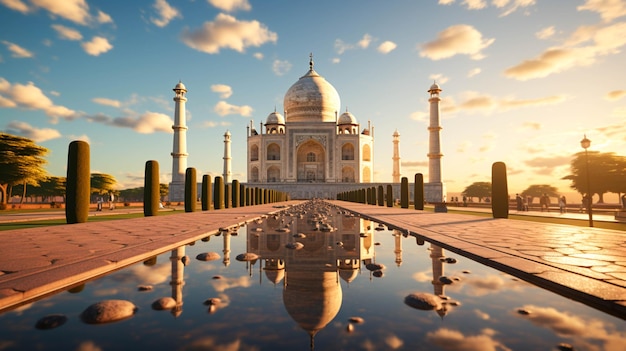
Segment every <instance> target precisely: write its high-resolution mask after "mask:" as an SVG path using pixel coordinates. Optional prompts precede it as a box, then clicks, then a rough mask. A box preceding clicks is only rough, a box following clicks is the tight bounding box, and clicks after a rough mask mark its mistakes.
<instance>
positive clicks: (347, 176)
mask: <svg viewBox="0 0 626 351" xmlns="http://www.w3.org/2000/svg"><path fill="white" fill-rule="evenodd" d="M341 181H342V182H344V183H354V168H352V167H343V168H342V169H341Z"/></svg>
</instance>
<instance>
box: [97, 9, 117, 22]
mask: <svg viewBox="0 0 626 351" xmlns="http://www.w3.org/2000/svg"><path fill="white" fill-rule="evenodd" d="M96 20H97V21H98V23H113V18H111V16H109V15H108V14H107V13H104V12H102V11H98V16H97V17H96Z"/></svg>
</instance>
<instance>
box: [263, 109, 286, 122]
mask: <svg viewBox="0 0 626 351" xmlns="http://www.w3.org/2000/svg"><path fill="white" fill-rule="evenodd" d="M265 124H266V125H267V124H285V117H283V115H281V114H280V113H278V112H276V111H274V112H272V113H270V114H269V115H268V116H267V119H266V120H265Z"/></svg>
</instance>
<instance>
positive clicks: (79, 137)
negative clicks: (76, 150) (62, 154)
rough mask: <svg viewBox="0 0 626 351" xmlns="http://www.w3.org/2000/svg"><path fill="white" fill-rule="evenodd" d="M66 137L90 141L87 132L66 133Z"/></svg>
mask: <svg viewBox="0 0 626 351" xmlns="http://www.w3.org/2000/svg"><path fill="white" fill-rule="evenodd" d="M66 138H67V139H69V140H82V141H86V142H88V143H91V139H89V137H88V136H87V134H82V135H74V134H70V135H66ZM142 179H143V178H142Z"/></svg>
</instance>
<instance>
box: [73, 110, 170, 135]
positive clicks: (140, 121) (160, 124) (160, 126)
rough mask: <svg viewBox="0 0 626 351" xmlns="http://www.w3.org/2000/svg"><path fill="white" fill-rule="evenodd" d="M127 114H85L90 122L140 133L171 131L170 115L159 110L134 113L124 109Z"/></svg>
mask: <svg viewBox="0 0 626 351" xmlns="http://www.w3.org/2000/svg"><path fill="white" fill-rule="evenodd" d="M126 112H127V114H128V115H126V116H123V117H115V118H113V117H110V116H107V115H103V114H97V115H92V116H85V119H86V120H88V121H90V122H95V123H102V124H106V125H109V126H115V127H122V128H130V129H133V130H134V131H136V132H138V133H141V134H151V133H154V132H165V133H172V125H173V124H174V121H173V120H172V119H171V118H170V116H168V115H165V114H163V113H159V112H151V111H146V112H144V113H143V114H141V115H136V114H135V113H134V112H133V111H126Z"/></svg>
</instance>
